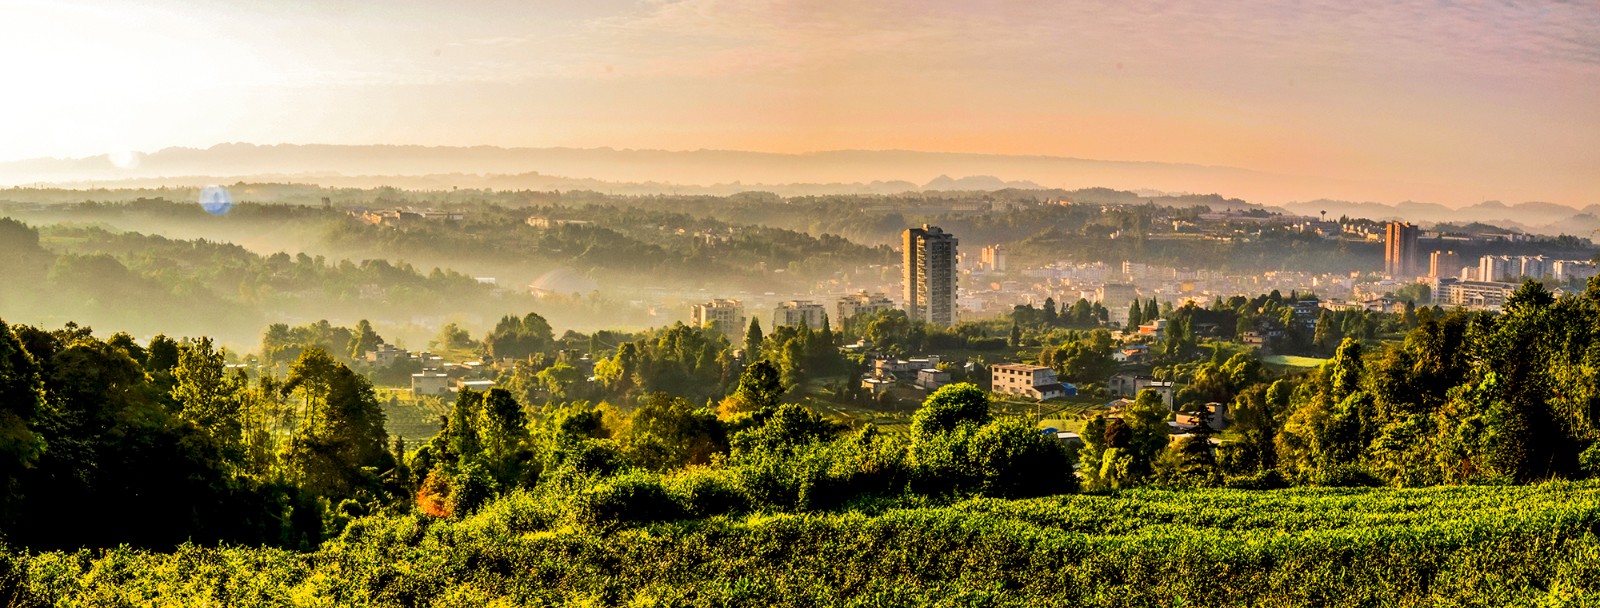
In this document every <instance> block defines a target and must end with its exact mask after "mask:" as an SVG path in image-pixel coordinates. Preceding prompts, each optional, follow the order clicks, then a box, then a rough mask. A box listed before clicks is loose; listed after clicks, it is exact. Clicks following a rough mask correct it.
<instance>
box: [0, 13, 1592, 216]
mask: <svg viewBox="0 0 1600 608" xmlns="http://www.w3.org/2000/svg"><path fill="white" fill-rule="evenodd" d="M0 15H3V18H0V56H4V57H6V58H7V59H6V60H5V61H4V62H0V82H4V83H6V85H5V89H6V90H5V92H4V94H0V161H3V160H18V159H24V158H34V157H78V156H93V155H100V154H107V153H111V154H113V155H114V156H113V159H116V158H121V157H123V156H125V153H126V151H133V150H138V151H153V150H157V149H161V148H165V147H169V146H192V147H207V146H211V145H213V144H217V143H223V142H250V143H261V144H271V143H345V144H367V143H389V144H426V145H499V146H532V147H545V146H570V147H613V148H648V149H666V150H693V149H730V150H752V151H767V152H793V153H800V152H812V151H823V150H843V149H870V150H878V149H903V150H925V151H947V152H978V153H995V154H1027V155H1055V156H1067V157H1076V158H1088V159H1104V160H1127V161H1161V162H1177V163H1193V164H1200V165H1214V166H1227V167H1239V168H1245V169H1251V170H1256V171H1263V172H1270V173H1274V174H1282V175H1290V176H1308V177H1317V178H1328V179H1337V180H1357V181H1370V182H1374V183H1384V184H1391V185H1393V186H1392V187H1388V188H1387V189H1385V190H1383V191H1382V194H1381V195H1384V196H1390V197H1392V198H1393V199H1394V200H1403V199H1418V200H1428V202H1438V203H1442V204H1447V205H1451V206H1460V205H1466V204H1471V203H1475V202H1478V201H1479V200H1484V199H1499V200H1506V201H1522V200H1545V201H1551V202H1558V203H1565V204H1573V205H1586V204H1594V203H1600V3H1596V2H1571V3H1564V2H1539V3H1533V2H1527V3H1524V2H1485V3H1452V2H1437V1H1432V2H1412V1H1406V0H1391V1H1369V0H1308V1H1303V2H1254V1H1250V0H1239V1H1230V2H1220V3H1219V2H1206V3H1201V2H1173V1H1160V2H1156V1H1149V2H1142V1H1131V2H1092V1H1085V0H1048V1H1017V2H951V1H947V0H920V1H915V2H913V1H900V0H883V1H876V2H859V1H851V0H841V1H834V2H814V1H799V0H675V1H668V0H646V1H643V2H637V1H621V0H586V1H582V2H551V1H546V0H517V1H512V0H453V1H451V2H442V1H436V2H420V1H414V0H388V1H381V2H380V1H357V0H318V1H309V0H278V1H270V2H269V1H236V2H225V1H215V0H214V1H192V2H177V1H164V0H151V1H145V2H130V1H126V0H122V1H101V0H76V1H73V2H59V1H35V0H0ZM580 177H581V176H580ZM929 177H931V176H929ZM1001 177H1003V178H1007V179H1013V178H1015V179H1025V178H1028V177H1029V176H1001Z"/></svg>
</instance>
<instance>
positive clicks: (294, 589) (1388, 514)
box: [6, 483, 1600, 606]
mask: <svg viewBox="0 0 1600 608" xmlns="http://www.w3.org/2000/svg"><path fill="white" fill-rule="evenodd" d="M556 502H557V501H547V500H543V499H541V498H540V497H539V496H535V495H532V494H527V493H518V494H513V495H511V496H509V497H506V498H503V499H500V500H498V501H496V502H494V503H492V504H491V505H489V506H487V507H485V508H484V509H483V510H482V511H480V512H479V513H478V514H476V515H474V516H472V517H469V518H466V519H464V520H460V521H443V520H430V519H428V518H426V517H425V516H420V515H407V516H398V517H388V518H385V517H370V518H365V519H361V520H358V521H356V522H355V523H353V524H352V525H351V526H350V528H349V529H348V531H347V532H346V534H345V536H344V537H343V538H341V539H339V540H338V541H335V542H331V543H329V544H327V545H324V547H323V549H322V550H321V551H319V552H317V553H314V554H295V553H292V552H286V551H281V550H273V549H241V548H224V549H210V548H200V547H185V548H183V549H181V550H179V551H177V552H175V553H172V554H155V553H142V552H137V551H131V550H115V551H107V552H103V553H89V552H80V553H75V554H62V553H46V554H38V555H34V556H20V555H14V556H12V557H11V558H10V563H9V567H8V568H7V570H8V572H9V576H7V578H6V580H7V582H8V583H9V585H8V586H9V589H8V590H7V592H8V593H9V594H13V595H11V598H12V599H13V600H14V601H13V602H12V603H14V604H40V605H45V604H55V605H237V606H243V605H251V606H325V605H356V606H369V605H370V606H411V605H419V606H490V605H492V606H524V605H551V604H555V605H561V604H568V605H571V604H578V605H641V606H643V605H663V606H724V605H786V606H812V605H858V606H886V605H959V606H987V605H1046V604H1049V605H1057V604H1065V605H1090V606H1506V605H1546V606H1569V605H1594V603H1595V602H1597V601H1600V598H1597V595H1596V591H1597V589H1596V586H1597V583H1595V582H1594V581H1596V580H1600V579H1597V575H1600V539H1597V538H1596V536H1595V533H1596V531H1597V530H1600V484H1596V483H1581V484H1574V483H1549V484H1543V485H1536V486H1523V487H1440V488H1431V489H1419V490H1409V489H1408V490H1396V489H1292V490H1279V491H1268V492H1251V491H1242V490H1205V491H1193V492H1171V491H1153V490H1143V491H1130V492H1124V493H1121V494H1118V495H1114V496H1093V495H1068V496H1057V497H1050V498H1040V499H1030V500H995V499H977V500H969V501H964V502H959V503H955V504H950V505H943V506H940V505H921V506H919V505H914V504H906V503H900V504H893V505H886V504H878V505H870V504H868V505H856V508H855V509H853V510H849V511H841V512H832V513H822V514H786V513H765V514H753V515H740V516H730V517H713V518H709V519H689V520H679V521H670V522H664V523H655V524H650V525H644V526H636V527H629V526H621V525H619V524H617V523H616V522H615V521H610V522H608V521H605V520H604V519H603V518H602V519H598V520H597V519H595V518H593V517H581V516H577V517H575V516H574V515H575V513H576V512H577V511H581V510H582V509H583V508H584V506H583V505H581V504H571V503H573V502H577V503H582V502H583V501H582V500H578V501H565V503H566V504H554V503H556Z"/></svg>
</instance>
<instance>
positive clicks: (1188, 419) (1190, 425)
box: [1173, 402, 1228, 431]
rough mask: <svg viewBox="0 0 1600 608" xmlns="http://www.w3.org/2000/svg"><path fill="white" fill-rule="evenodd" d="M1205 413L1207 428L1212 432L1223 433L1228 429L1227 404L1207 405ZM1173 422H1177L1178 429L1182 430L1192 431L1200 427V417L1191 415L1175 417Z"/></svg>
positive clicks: (1214, 403) (1185, 414) (1213, 403)
mask: <svg viewBox="0 0 1600 608" xmlns="http://www.w3.org/2000/svg"><path fill="white" fill-rule="evenodd" d="M1205 411H1206V418H1207V420H1206V421H1205V422H1206V426H1208V427H1210V428H1211V430H1213V431H1222V430H1226V429H1227V428H1228V406H1227V404H1224V403H1216V402H1212V403H1207V404H1206V405H1205ZM1173 422H1176V423H1177V427H1178V428H1180V429H1184V430H1192V429H1194V428H1196V427H1199V426H1200V415H1199V414H1189V413H1183V414H1178V415H1177V416H1174V417H1173Z"/></svg>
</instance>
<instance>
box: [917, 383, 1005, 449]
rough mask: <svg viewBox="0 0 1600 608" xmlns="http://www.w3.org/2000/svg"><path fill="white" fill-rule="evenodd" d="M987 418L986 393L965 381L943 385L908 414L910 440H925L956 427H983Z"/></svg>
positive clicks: (988, 415) (988, 416) (987, 402)
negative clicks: (912, 412) (909, 418)
mask: <svg viewBox="0 0 1600 608" xmlns="http://www.w3.org/2000/svg"><path fill="white" fill-rule="evenodd" d="M990 418H991V415H990V413H989V394H988V393H986V392H984V390H983V389H981V388H978V387H977V386H976V385H973V384H969V383H966V382H958V383H955V384H947V385H945V386H942V387H940V388H939V390H936V391H934V392H933V394H931V395H928V398H927V399H925V400H923V402H922V407H920V408H918V409H917V412H916V413H915V414H912V416H911V437H912V439H913V440H918V441H920V440H926V439H928V438H931V437H933V436H934V435H938V434H942V433H949V432H951V431H954V430H956V428H957V427H960V426H973V427H979V426H983V425H984V424H987V423H988V422H989V420H990Z"/></svg>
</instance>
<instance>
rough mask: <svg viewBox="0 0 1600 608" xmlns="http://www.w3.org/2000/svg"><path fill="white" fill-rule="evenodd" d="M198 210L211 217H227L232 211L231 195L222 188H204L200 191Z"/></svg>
mask: <svg viewBox="0 0 1600 608" xmlns="http://www.w3.org/2000/svg"><path fill="white" fill-rule="evenodd" d="M200 208H201V209H205V210H206V213H209V214H211V215H227V213H228V211H229V210H231V209H233V195H232V194H228V191H227V189H225V188H223V187H222V186H206V187H205V188H204V189H202V190H200Z"/></svg>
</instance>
